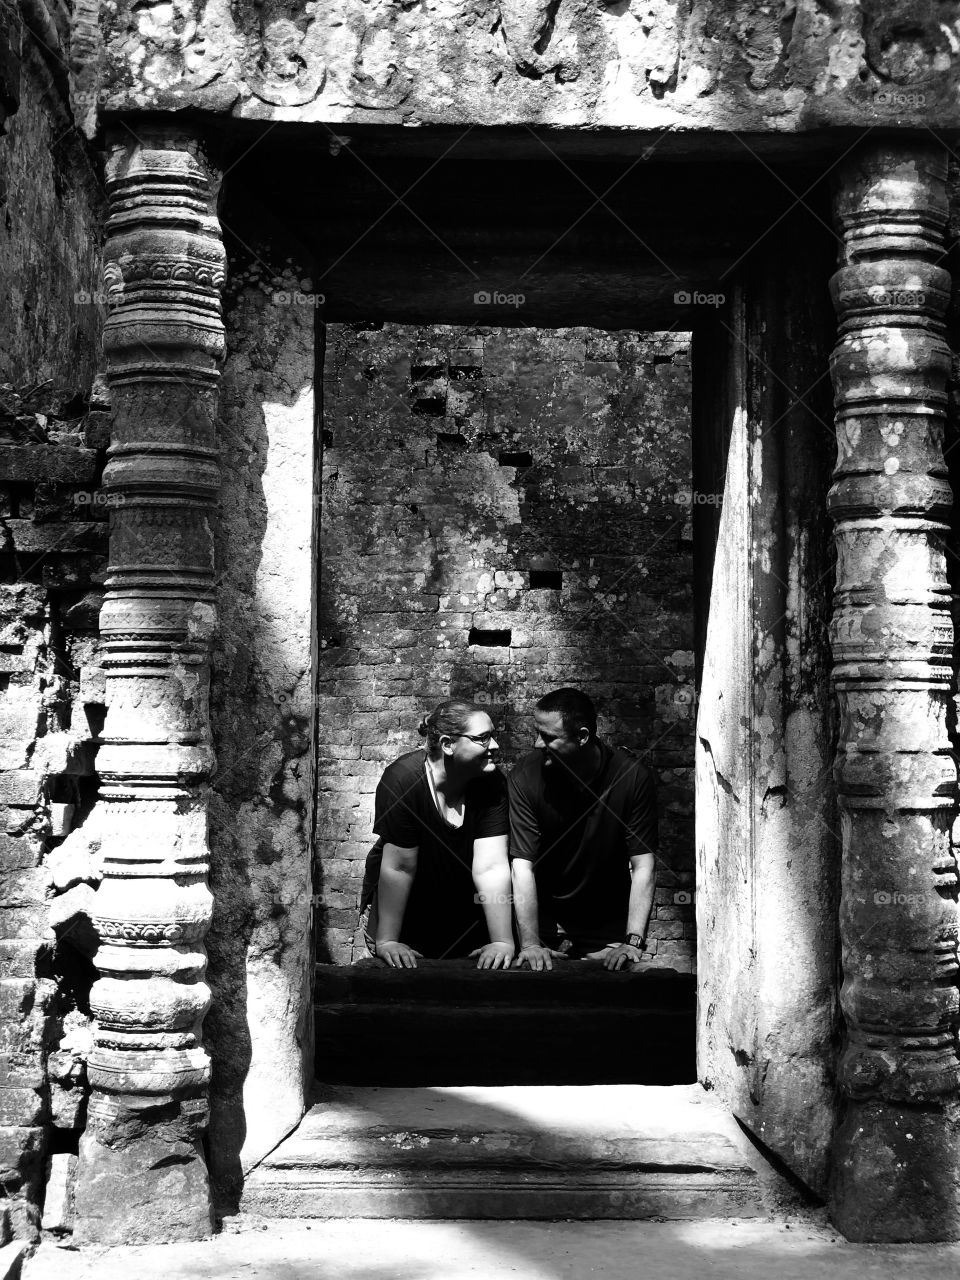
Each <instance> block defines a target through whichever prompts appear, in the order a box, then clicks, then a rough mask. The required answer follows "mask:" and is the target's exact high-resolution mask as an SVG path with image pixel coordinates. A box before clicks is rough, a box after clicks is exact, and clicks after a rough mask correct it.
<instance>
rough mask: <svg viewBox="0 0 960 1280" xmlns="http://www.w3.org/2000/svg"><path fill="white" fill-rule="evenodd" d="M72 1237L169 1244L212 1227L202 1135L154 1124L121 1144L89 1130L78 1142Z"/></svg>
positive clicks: (207, 1232)
mask: <svg viewBox="0 0 960 1280" xmlns="http://www.w3.org/2000/svg"><path fill="white" fill-rule="evenodd" d="M76 1209H77V1220H76V1226H75V1228H74V1241H75V1242H76V1243H77V1244H81V1245H89V1244H96V1245H119V1244H167V1243H170V1242H172V1241H175V1240H203V1239H205V1238H206V1237H208V1236H210V1235H212V1234H213V1212H212V1205H211V1200H210V1179H209V1177H208V1175H207V1166H206V1162H205V1161H204V1158H203V1151H202V1148H201V1146H200V1142H199V1140H198V1139H196V1138H193V1139H191V1138H184V1137H183V1135H182V1134H178V1133H177V1132H176V1131H175V1130H173V1128H172V1127H171V1130H167V1131H165V1126H164V1125H163V1124H162V1123H160V1124H158V1125H156V1126H153V1127H152V1128H151V1131H150V1132H149V1133H147V1134H145V1135H143V1136H141V1137H138V1138H135V1139H134V1140H132V1141H128V1142H126V1143H124V1144H123V1145H120V1144H118V1145H111V1146H108V1145H106V1144H105V1143H103V1142H102V1141H100V1139H99V1138H98V1137H96V1136H95V1135H94V1134H92V1133H90V1132H89V1131H88V1132H87V1133H85V1134H84V1136H83V1138H82V1139H81V1141H80V1163H79V1167H78V1170H77V1196H76Z"/></svg>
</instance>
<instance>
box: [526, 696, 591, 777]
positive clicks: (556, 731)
mask: <svg viewBox="0 0 960 1280" xmlns="http://www.w3.org/2000/svg"><path fill="white" fill-rule="evenodd" d="M533 719H534V722H535V724H536V726H537V740H536V742H535V743H534V744H533V745H534V746H535V747H536V748H537V750H538V751H542V752H543V767H544V769H548V770H551V771H556V772H557V773H558V774H559V773H563V772H565V771H566V768H573V769H574V770H576V765H577V760H578V757H579V755H580V752H581V751H582V750H583V747H582V745H581V742H580V738H579V737H577V738H569V737H568V736H567V732H566V730H565V729H564V727H563V718H562V716H561V715H560V712H559V711H540V710H535V711H534V713H533ZM565 767H566V768H565Z"/></svg>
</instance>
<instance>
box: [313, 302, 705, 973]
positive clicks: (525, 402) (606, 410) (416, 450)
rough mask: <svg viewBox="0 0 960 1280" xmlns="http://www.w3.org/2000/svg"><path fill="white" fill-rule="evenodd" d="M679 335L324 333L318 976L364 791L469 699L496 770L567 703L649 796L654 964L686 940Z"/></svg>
mask: <svg viewBox="0 0 960 1280" xmlns="http://www.w3.org/2000/svg"><path fill="white" fill-rule="evenodd" d="M689 412H690V409H689V337H688V335H685V334H676V333H663V334H657V333H649V334H645V333H627V332H623V333H607V332H600V331H597V330H589V329H560V330H553V331H547V330H526V329H497V328H489V327H485V326H474V327H471V328H452V327H446V326H433V327H428V326H423V327H414V326H402V325H394V324H387V325H383V326H373V325H371V326H362V325H330V326H328V327H327V335H326V358H325V363H324V410H323V443H324V453H323V486H322V498H321V507H322V515H321V535H320V564H321V582H320V624H319V625H320V636H319V643H320V652H319V678H318V712H319V735H320V747H319V750H320V755H319V759H318V809H317V835H318V851H319V853H320V857H321V864H320V869H321V876H322V889H321V891H322V904H323V907H322V920H323V927H324V933H323V938H324V942H325V947H326V949H327V951H328V953H329V957H330V958H331V959H333V960H335V961H349V960H350V959H351V958H352V957H353V956H355V955H358V954H363V953H364V951H363V944H362V940H359V939H355V938H354V930H355V926H356V918H357V899H358V892H359V888H360V882H361V878H362V872H363V860H364V857H365V855H366V853H367V850H368V849H369V847H370V844H371V842H372V835H371V828H372V823H373V793H374V790H375V788H376V784H377V780H378V778H379V775H380V773H381V772H382V770H383V768H384V766H385V764H386V762H388V761H390V760H392V759H394V758H396V757H397V756H398V755H400V754H402V753H403V752H404V751H407V750H410V749H412V748H414V747H416V746H419V745H420V740H419V738H418V737H417V734H416V725H417V723H418V722H419V720H420V718H421V717H422V715H423V714H424V713H425V712H426V711H427V710H429V709H430V708H431V707H432V706H433V705H435V704H436V703H437V702H439V701H442V700H443V699H444V698H447V697H450V696H451V695H458V694H462V695H467V696H472V697H474V698H476V699H477V700H479V701H483V702H486V703H487V704H488V705H489V707H490V713H491V715H492V717H493V719H494V722H495V724H496V726H497V729H498V737H499V740H500V744H501V748H502V753H503V758H504V763H505V764H506V765H507V766H508V767H509V766H510V765H512V764H513V763H514V762H515V761H516V760H517V759H518V757H519V756H520V755H522V754H523V753H524V752H525V751H527V750H528V749H529V748H530V747H532V745H533V739H534V732H533V722H532V709H533V705H534V703H535V702H536V700H537V698H539V697H540V696H541V695H542V694H543V693H545V692H546V691H547V690H548V689H550V688H556V687H558V686H560V685H566V684H574V685H579V686H580V687H582V688H584V689H585V690H586V691H588V692H589V693H590V695H591V696H592V697H593V698H594V699H595V701H596V702H597V704H598V707H599V709H600V713H601V724H600V731H601V734H602V735H603V736H605V737H607V738H608V739H609V740H610V741H611V742H615V743H618V744H620V745H622V746H624V747H627V748H629V749H632V750H634V751H636V752H637V753H638V754H639V755H640V756H641V758H642V759H643V760H644V761H645V762H646V763H648V764H650V765H651V766H652V767H653V768H654V769H655V771H656V773H657V775H658V777H659V784H660V808H661V823H660V834H661V858H660V866H659V874H658V887H657V896H656V906H655V909H654V916H653V919H652V920H651V926H650V939H651V941H650V947H651V950H652V951H653V952H654V953H655V955H656V962H657V963H658V964H660V965H664V966H673V967H677V968H681V969H689V968H690V967H691V965H692V963H693V956H694V951H695V947H694V940H693V925H692V915H693V911H692V906H691V905H690V903H691V890H692V879H693V874H692V873H693V829H692V828H693V774H692V766H693V712H694V705H693V704H694V690H693V652H692V649H693V639H692V636H693V618H692V609H693V602H692V542H691V536H692V535H691V521H690V506H689V499H690V467H691V462H690V422H689Z"/></svg>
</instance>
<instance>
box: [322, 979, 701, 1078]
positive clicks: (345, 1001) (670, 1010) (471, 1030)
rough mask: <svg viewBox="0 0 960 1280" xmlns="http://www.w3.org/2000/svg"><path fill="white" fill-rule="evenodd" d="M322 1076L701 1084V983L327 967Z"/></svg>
mask: <svg viewBox="0 0 960 1280" xmlns="http://www.w3.org/2000/svg"><path fill="white" fill-rule="evenodd" d="M315 990H316V1005H315V1010H314V1016H315V1025H316V1054H317V1057H316V1061H317V1073H318V1075H321V1076H322V1077H323V1079H324V1080H327V1081H329V1082H333V1083H345V1084H357V1085H360V1084H367V1085H386V1084H394V1085H406V1086H411V1087H413V1086H425V1085H467V1084H485V1085H486V1084H490V1085H492V1084H508V1085H509V1084H517V1085H519V1084H558V1085H559V1084H584V1085H586V1084H615V1083H624V1084H650V1085H657V1084H683V1083H692V1082H693V1081H694V1080H695V1079H696V1027H695V1020H696V979H695V978H694V976H693V975H692V974H681V973H676V972H674V971H673V970H663V969H657V970H647V971H646V972H644V971H640V972H636V973H608V972H606V971H605V970H604V969H603V968H602V967H601V966H600V965H598V964H596V963H590V962H587V961H573V962H570V961H563V962H559V961H558V962H557V967H556V968H555V969H554V970H553V971H552V972H546V973H532V972H530V971H529V970H509V971H508V972H507V973H492V972H488V971H480V970H478V969H477V968H476V966H475V964H471V963H464V962H460V963H457V962H433V963H432V964H431V963H426V964H424V965H422V966H420V967H418V968H417V969H414V970H397V969H387V968H386V967H384V966H383V965H380V964H376V963H375V964H373V965H363V964H361V965H352V966H334V965H320V966H318V967H317V979H316V988H315Z"/></svg>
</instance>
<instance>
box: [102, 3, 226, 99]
mask: <svg viewBox="0 0 960 1280" xmlns="http://www.w3.org/2000/svg"><path fill="white" fill-rule="evenodd" d="M126 26H127V31H128V35H129V38H132V40H133V41H134V42H135V45H136V54H135V57H133V58H131V59H130V61H131V63H132V64H133V65H136V66H137V67H138V68H139V74H140V76H142V78H143V81H144V83H145V85H147V86H150V87H152V88H155V89H161V90H164V89H171V88H173V89H177V90H178V91H180V92H190V91H192V90H196V89H201V88H203V87H204V86H205V85H209V84H211V83H212V82H213V81H214V80H216V79H217V78H218V77H220V76H223V75H224V74H225V73H227V72H228V71H229V70H230V69H231V67H232V66H233V65H234V43H235V32H234V28H233V21H232V18H231V16H230V6H229V0H137V3H135V4H131V5H130V7H129V9H128V11H127V14H126Z"/></svg>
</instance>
